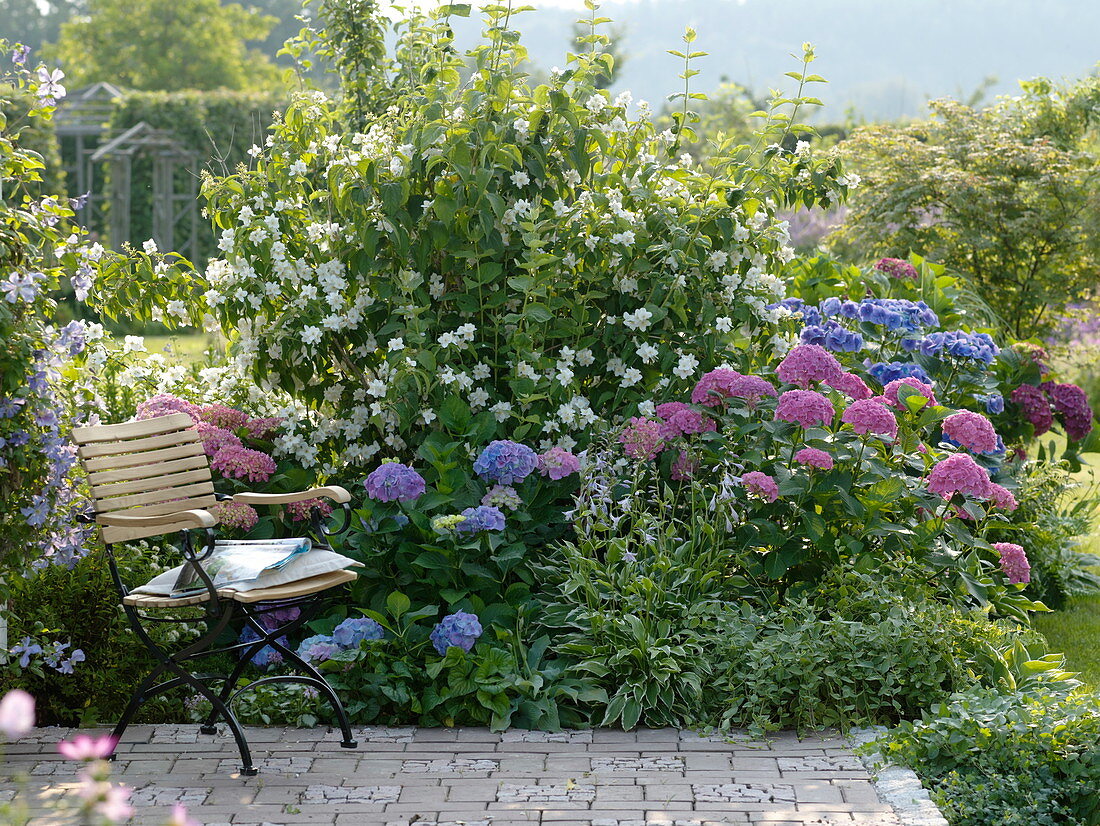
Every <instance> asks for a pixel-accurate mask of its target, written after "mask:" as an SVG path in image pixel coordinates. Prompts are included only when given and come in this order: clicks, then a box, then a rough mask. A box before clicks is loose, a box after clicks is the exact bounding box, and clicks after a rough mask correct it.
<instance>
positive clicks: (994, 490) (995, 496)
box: [989, 482, 1020, 512]
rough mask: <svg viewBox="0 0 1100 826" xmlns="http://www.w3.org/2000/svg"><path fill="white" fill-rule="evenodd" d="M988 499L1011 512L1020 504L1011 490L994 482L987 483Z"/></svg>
mask: <svg viewBox="0 0 1100 826" xmlns="http://www.w3.org/2000/svg"><path fill="white" fill-rule="evenodd" d="M989 501H990V502H992V503H993V504H994V505H995V506H996V507H998V508H1000V509H1001V510H1003V511H1010V512H1011V511H1014V510H1016V508H1018V507H1019V506H1020V505H1019V503H1018V502H1017V501H1016V497H1015V496H1013V495H1012V491H1010V490H1009V489H1008V488H1005V487H1002V486H1001V485H998V484H996V483H995V482H990V483H989Z"/></svg>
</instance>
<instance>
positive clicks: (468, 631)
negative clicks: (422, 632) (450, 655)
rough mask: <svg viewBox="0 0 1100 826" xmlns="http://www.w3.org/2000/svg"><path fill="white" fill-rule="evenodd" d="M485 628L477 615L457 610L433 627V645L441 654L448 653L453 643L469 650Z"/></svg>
mask: <svg viewBox="0 0 1100 826" xmlns="http://www.w3.org/2000/svg"><path fill="white" fill-rule="evenodd" d="M482 631H483V629H482V627H481V623H480V622H479V621H478V618H477V615H475V614H466V613H464V612H462V611H457V612H455V613H454V614H451V615H449V616H446V617H444V618H443V620H442V621H441V622H439V623H438V624H437V625H436V626H435V628H433V629H432V634H431V640H432V645H433V646H435V650H436V651H437V652H438V653H439V655H440V656H443V655H444V654H446V653H447V649H448V648H450V647H451V646H452V645H453V646H454V647H456V648H461V649H462V650H463V651H469V650H470V649H471V648H473V647H474V643H475V642H477V638H478V637H480V636H481V633H482Z"/></svg>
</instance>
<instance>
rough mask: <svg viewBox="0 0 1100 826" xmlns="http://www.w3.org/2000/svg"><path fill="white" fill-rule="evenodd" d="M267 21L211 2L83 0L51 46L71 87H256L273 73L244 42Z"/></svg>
mask: <svg viewBox="0 0 1100 826" xmlns="http://www.w3.org/2000/svg"><path fill="white" fill-rule="evenodd" d="M275 22H276V21H275V18H273V17H268V16H265V15H262V14H260V13H259V12H257V11H255V10H253V9H245V8H244V7H242V6H240V5H238V4H236V3H230V4H228V5H224V6H223V5H221V4H220V3H219V2H218V0H90V2H89V3H88V11H87V14H86V15H82V16H81V17H78V18H75V19H73V20H70V21H69V22H67V23H65V24H63V25H62V26H61V38H60V41H59V42H58V44H57V46H56V48H55V49H54V50H53V51H54V53H55V55H56V58H57V60H58V61H59V62H60V63H61V64H62V67H63V68H64V69H65V72H66V73H67V76H68V80H67V83H68V84H69V85H70V86H71V87H74V88H75V87H78V86H81V85H83V84H86V83H93V82H95V81H100V80H103V81H109V82H111V83H115V84H118V85H120V86H124V87H129V88H131V89H146V90H163V91H177V90H180V89H220V88H227V89H261V88H268V87H271V86H272V85H274V84H275V83H276V82H277V80H278V73H277V71H276V69H275V66H274V64H273V63H272V62H271V60H270V59H269V58H268V57H266V56H265V55H263V54H262V53H261V52H259V51H257V50H254V49H250V48H249V47H248V46H247V44H248V43H249V42H253V41H262V40H263V39H264V38H265V37H267V35H268V33H269V32H270V31H271V28H272V26H273V25H274V24H275Z"/></svg>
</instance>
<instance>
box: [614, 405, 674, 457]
mask: <svg viewBox="0 0 1100 826" xmlns="http://www.w3.org/2000/svg"><path fill="white" fill-rule="evenodd" d="M661 430H662V423H661V422H659V421H657V420H655V419H646V418H644V417H642V416H635V417H634V418H632V419H631V420H630V421H629V422H627V425H626V427H625V428H623V432H622V433H620V434H619V442H621V443H622V445H623V450H624V451H625V453H626V455H627V456H629V457H630V458H631V459H637V460H638V461H640V462H641V461H644V462H650V461H652V460H653V459H656V458H657V454H658V453H660V452H661V451H662V450H663V449H664V448H665V439H664V437H663V436H662V435H661Z"/></svg>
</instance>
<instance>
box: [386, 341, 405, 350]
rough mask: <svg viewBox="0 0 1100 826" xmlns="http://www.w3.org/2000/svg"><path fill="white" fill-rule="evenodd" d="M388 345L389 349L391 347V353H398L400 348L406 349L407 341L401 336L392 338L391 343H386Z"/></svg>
mask: <svg viewBox="0 0 1100 826" xmlns="http://www.w3.org/2000/svg"><path fill="white" fill-rule="evenodd" d="M386 347H387V349H389V351H390V352H391V353H396V352H398V351H399V350H404V349H405V342H404V340H402V339H400V338H391V339H390V340H389V343H388V344H387V345H386Z"/></svg>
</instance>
